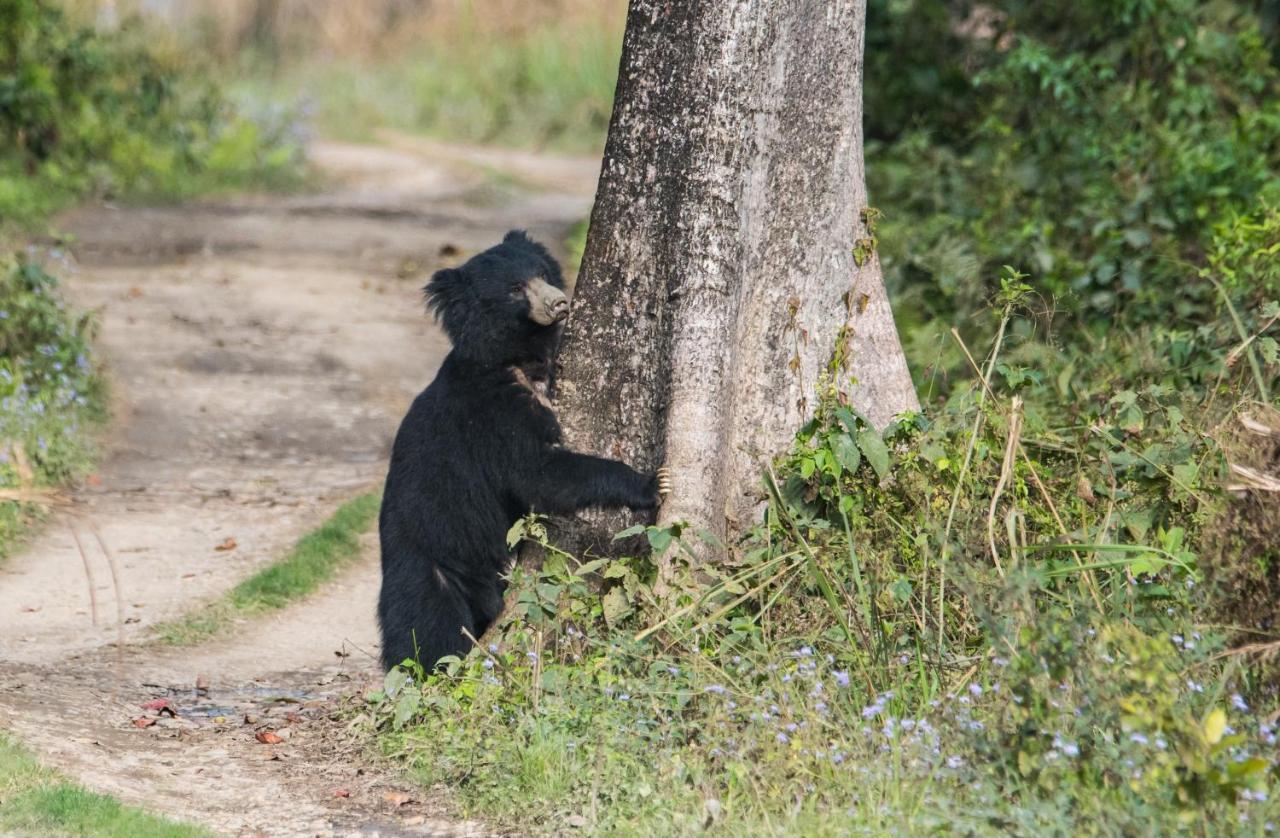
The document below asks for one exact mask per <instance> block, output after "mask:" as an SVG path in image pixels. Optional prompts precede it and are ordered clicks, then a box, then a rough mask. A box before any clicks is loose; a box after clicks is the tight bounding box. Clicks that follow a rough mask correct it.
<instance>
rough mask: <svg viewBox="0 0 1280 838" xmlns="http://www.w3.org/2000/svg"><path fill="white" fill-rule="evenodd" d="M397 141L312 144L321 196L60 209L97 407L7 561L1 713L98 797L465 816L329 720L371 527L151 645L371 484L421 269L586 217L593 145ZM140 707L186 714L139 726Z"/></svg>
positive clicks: (228, 820)
mask: <svg viewBox="0 0 1280 838" xmlns="http://www.w3.org/2000/svg"><path fill="white" fill-rule="evenodd" d="M389 139H390V143H389V146H388V147H379V148H372V147H363V146H354V145H344V144H319V145H317V147H316V148H315V149H314V153H313V157H314V159H315V160H316V161H317V163H318V164H319V165H320V167H321V168H322V169H323V170H324V171H325V172H326V174H327V175H328V177H329V178H330V179H331V181H332V186H330V187H329V188H327V189H325V190H324V191H322V192H320V193H318V194H314V195H306V196H292V197H254V198H245V199H238V200H234V201H227V202H218V203H210V204H195V205H188V206H178V207H151V208H141V207H140V208H113V207H109V206H94V207H86V208H83V209H81V210H78V211H76V212H74V213H72V214H70V215H68V216H67V217H66V218H65V219H64V220H63V224H62V227H63V229H65V230H67V231H68V232H69V233H71V234H72V235H73V236H74V239H73V242H74V243H73V245H72V247H71V251H72V253H73V254H74V261H75V269H74V270H73V271H72V272H71V274H70V275H69V276H68V277H67V279H66V281H65V287H66V288H67V290H68V293H69V296H70V297H71V300H72V302H73V303H74V304H75V305H77V306H79V307H81V308H89V309H92V310H95V311H96V312H97V313H98V317H99V321H100V323H101V334H100V338H99V341H98V345H99V347H100V349H101V351H102V353H103V356H104V357H105V359H106V362H107V365H108V375H109V380H110V383H111V387H112V394H113V415H114V421H113V423H112V427H111V430H110V431H109V434H108V437H107V439H106V440H105V442H104V458H103V462H102V465H101V469H100V472H99V474H98V476H97V478H96V479H95V480H93V481H91V482H92V485H88V486H85V487H83V488H82V489H81V490H79V491H77V492H76V493H75V505H74V506H73V508H72V509H71V510H70V511H69V512H67V513H59V514H58V515H57V516H55V518H54V519H53V520H52V521H51V522H50V523H49V525H48V526H47V527H46V528H45V530H44V531H43V532H42V534H41V535H40V536H39V537H38V538H37V539H36V540H35V541H34V542H33V544H32V545H31V546H30V547H29V548H28V549H27V550H25V551H23V552H22V553H20V554H18V555H16V556H14V557H12V558H11V559H10V560H9V561H8V562H7V563H6V564H5V565H3V566H0V724H3V726H4V727H5V728H6V729H7V730H9V731H10V732H12V733H13V734H14V735H15V736H16V737H17V738H18V740H19V741H21V742H23V743H24V744H26V745H28V746H29V747H31V748H32V749H33V750H34V751H35V752H36V753H37V755H38V756H40V758H41V759H42V760H44V761H46V762H47V763H48V764H50V765H51V766H53V767H56V768H58V769H60V770H62V771H63V772H65V773H66V774H67V775H68V776H70V777H72V778H74V779H76V780H77V781H79V782H81V783H83V784H85V785H86V786H88V787H89V788H91V789H94V790H98V791H103V792H106V793H109V794H113V795H115V796H117V797H119V798H121V799H122V800H124V801H125V802H128V803H133V804H138V805H141V806H144V807H146V808H149V809H152V810H156V811H160V812H163V813H165V814H168V815H171V816H173V817H177V818H181V819H185V820H191V821H196V822H200V823H203V824H206V825H208V826H210V827H213V828H214V829H216V830H218V831H221V832H224V833H228V834H247V835H258V834H262V835H301V834H317V835H327V834H350V833H355V834H384V835H394V834H421V833H427V834H467V833H474V832H478V831H482V830H481V828H480V827H479V826H477V825H474V824H462V823H452V822H450V821H449V820H448V819H447V817H445V814H446V812H447V806H446V805H445V802H446V801H447V790H438V791H437V792H436V793H434V794H428V795H423V794H422V793H421V792H417V791H413V790H411V789H408V788H407V787H405V786H403V785H402V783H401V782H400V781H398V780H397V778H396V777H395V775H394V773H393V772H391V771H389V770H388V769H386V768H385V767H383V766H380V765H378V764H377V763H376V761H375V762H373V763H369V762H367V761H366V760H365V759H363V754H362V748H363V743H362V742H361V741H360V740H359V738H358V737H357V736H355V735H354V734H352V733H351V732H349V731H346V730H345V729H344V727H343V724H342V722H341V721H340V719H339V718H338V715H339V714H338V712H337V710H338V708H339V706H340V705H341V703H342V702H344V701H349V700H352V697H353V696H358V693H359V692H360V691H361V690H362V689H363V687H364V686H365V685H366V684H367V683H369V681H370V680H371V679H373V678H376V674H377V673H376V654H377V649H376V646H375V643H376V631H375V626H374V620H373V603H374V599H375V597H376V590H377V584H378V571H377V564H376V555H377V550H376V539H375V538H373V537H372V536H370V537H369V539H367V543H366V549H365V551H364V553H365V555H364V558H363V559H362V560H361V562H360V563H359V564H358V566H356V567H354V568H353V569H351V570H350V571H348V572H347V573H345V574H344V575H343V577H342V578H341V579H339V580H337V581H335V582H334V583H333V584H331V585H330V586H328V587H327V588H326V589H325V590H323V591H321V592H320V593H319V594H317V595H316V596H314V597H312V598H311V599H310V600H308V601H305V602H302V603H299V604H296V605H294V606H292V607H290V608H288V609H285V610H284V611H282V612H281V613H280V614H278V615H276V616H273V617H268V618H264V619H261V620H255V621H252V622H250V623H246V624H243V625H240V626H238V627H236V629H234V630H233V631H232V632H231V633H230V634H229V635H228V636H227V637H224V638H220V639H217V640H215V641H213V642H211V643H209V644H206V645H204V646H202V647H198V648H194V649H164V648H158V647H155V646H150V645H146V643H145V641H146V640H147V639H148V638H149V633H148V630H149V628H150V627H151V626H152V625H153V624H155V623H156V622H159V621H162V620H166V619H170V618H173V617H175V616H178V615H180V614H182V613H185V612H186V611H188V610H190V609H191V608H192V607H193V606H195V605H196V604H198V603H200V602H202V601H205V600H208V599H211V598H213V597H215V596H217V595H218V594H220V593H223V592H225V591H226V590H228V589H229V588H230V587H232V586H233V585H234V584H235V583H236V582H238V581H239V580H240V579H242V578H244V577H245V576H247V575H248V574H250V573H252V572H253V571H254V570H256V569H257V568H260V567H261V566H263V565H264V564H267V563H269V562H270V561H272V560H274V559H276V558H278V557H280V556H281V555H283V553H284V552H285V551H286V550H287V549H288V548H289V547H290V546H291V545H292V544H293V543H294V542H295V541H296V540H297V539H298V537H299V536H301V535H302V534H304V533H305V532H307V531H309V530H310V529H312V528H314V527H315V526H317V525H318V524H319V523H320V522H321V521H323V520H324V519H325V518H326V517H327V516H328V514H329V513H331V512H332V510H333V509H334V508H336V506H337V505H338V504H339V503H340V502H341V501H342V500H345V499H346V498H348V497H350V496H352V495H353V494H355V493H357V492H359V491H362V490H364V489H367V488H369V487H372V486H375V485H376V484H377V483H378V481H379V480H380V479H381V477H382V475H383V473H384V468H385V465H384V463H385V456H386V453H387V451H388V450H389V446H390V440H391V437H392V435H393V434H394V431H395V427H396V424H397V422H398V420H399V417H400V416H401V415H402V414H403V412H404V410H405V409H406V408H407V406H408V403H409V401H410V400H411V399H412V397H413V396H414V395H415V394H416V393H417V392H418V391H419V390H420V389H421V388H422V387H423V386H424V385H425V384H426V383H427V382H428V381H429V380H430V378H431V376H432V375H433V374H434V372H435V368H436V366H437V365H438V364H439V362H440V360H441V359H442V358H443V356H444V353H445V352H446V351H447V343H446V341H445V340H444V338H443V336H442V335H441V334H440V333H439V331H438V330H437V329H436V328H435V327H434V326H433V325H432V324H431V323H430V322H429V321H428V320H427V318H426V317H425V316H424V315H423V312H422V306H421V301H420V292H419V288H420V287H421V285H422V284H423V282H424V281H425V279H426V277H427V275H429V274H430V272H431V271H432V270H434V269H435V268H436V267H438V266H440V265H442V264H445V263H452V262H454V261H456V260H457V259H459V258H461V257H464V256H466V255H467V254H468V253H470V252H473V251H476V250H479V249H482V248H484V247H487V246H488V245H490V244H492V243H493V242H494V241H496V240H497V239H498V238H500V237H501V235H502V234H503V233H505V232H506V230H508V229H510V228H513V227H525V228H528V229H529V230H530V231H531V232H532V233H533V234H534V235H535V236H538V237H540V238H542V239H544V240H546V241H548V242H558V241H560V239H561V238H562V236H563V233H564V232H565V231H566V230H567V228H568V227H569V225H570V224H572V223H573V222H574V221H576V220H577V219H579V218H581V217H582V216H583V215H584V214H585V213H586V211H587V210H588V208H589V206H590V200H591V190H592V189H593V187H594V178H595V171H594V165H593V164H592V163H591V162H590V161H581V160H570V159H556V160H547V159H545V158H539V157H536V156H531V155H525V154H508V153H504V152H493V151H490V150H484V151H474V150H469V149H465V148H458V147H453V146H446V145H443V144H438V143H431V142H426V141H419V140H410V139H407V138H395V137H392V138H389ZM495 170H496V171H500V172H502V173H503V174H504V177H503V178H501V179H500V180H497V181H496V182H495V179H494V178H492V177H490V176H489V175H490V174H492V172H493V171H495ZM486 173H488V174H486ZM513 183H520V184H525V186H523V187H520V186H515V185H512V184H513ZM90 521H92V522H93V524H94V525H96V526H97V527H98V528H99V529H100V531H101V533H102V536H103V540H104V541H105V543H106V544H107V545H108V546H109V548H110V550H111V551H112V553H113V555H114V558H115V563H116V565H117V569H118V573H119V591H118V594H119V596H118V598H117V590H116V587H115V586H114V585H113V584H112V573H111V568H110V566H109V564H108V562H107V558H106V556H105V555H103V553H102V551H101V550H100V549H98V547H97V543H96V540H95V538H93V537H92V535H91V532H92V531H91V529H90V528H89V522H90ZM76 532H79V533H80V534H81V542H82V544H83V546H84V554H83V555H82V552H81V550H80V549H79V548H78V547H77V545H76V539H75V538H74V534H75V533H76ZM228 538H230V539H234V541H235V547H234V549H230V550H218V549H216V548H217V547H218V546H219V545H225V544H226V542H227V539H228ZM86 563H87V565H88V569H89V574H88V575H89V576H90V577H91V578H92V588H93V591H92V596H91V595H90V582H89V580H88V579H87V578H86ZM95 605H96V608H95ZM95 611H96V622H95V620H94V616H95ZM117 614H119V615H120V616H121V618H122V619H121V620H119V621H118V620H117ZM119 639H122V640H123V644H119V643H118V642H117V641H118V640H119ZM197 680H199V682H200V685H201V686H202V687H203V688H204V689H202V690H201V691H199V692H197V690H196V685H197ZM155 698H164V699H166V700H168V701H170V702H171V703H172V704H173V705H175V706H176V707H177V710H178V717H177V718H176V719H173V718H168V717H164V718H161V719H160V720H159V721H158V722H157V723H155V724H153V725H151V726H149V727H146V728H145V729H141V728H137V727H135V726H134V724H133V719H135V718H137V717H139V716H152V715H154V714H148V713H145V712H144V711H142V710H141V709H140V706H139V705H141V704H142V703H144V702H147V701H149V700H153V699H155ZM246 717H247V719H248V721H247V722H246ZM259 730H272V731H273V732H280V731H283V733H282V734H281V735H282V736H284V737H286V738H285V741H283V742H282V743H280V744H277V745H264V744H262V743H260V742H258V741H257V740H256V739H255V737H254V734H255V732H257V731H259ZM335 792H339V793H342V794H344V795H346V796H338V795H336V794H335ZM406 796H408V797H409V798H415V797H416V798H418V799H416V800H411V801H410V802H407V803H406V802H405V798H406Z"/></svg>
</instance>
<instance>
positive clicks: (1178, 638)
mask: <svg viewBox="0 0 1280 838" xmlns="http://www.w3.org/2000/svg"><path fill="white" fill-rule="evenodd" d="M1172 640H1173V645H1175V646H1181V645H1182V635H1180V634H1175V635H1174V636H1173V638H1172Z"/></svg>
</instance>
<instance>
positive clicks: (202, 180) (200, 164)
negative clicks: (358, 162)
mask: <svg viewBox="0 0 1280 838" xmlns="http://www.w3.org/2000/svg"><path fill="white" fill-rule="evenodd" d="M293 127H294V126H293V125H292V123H291V122H290V121H289V120H287V119H282V118H279V119H274V120H263V119H250V118H247V117H245V116H243V115H242V114H239V113H237V112H235V110H234V109H233V108H232V107H231V106H230V104H229V102H228V100H227V98H226V97H225V96H224V95H223V93H222V92H221V90H220V88H219V86H218V84H217V82H216V81H215V80H214V79H212V78H211V77H210V76H209V75H208V74H207V73H203V72H201V71H200V67H199V66H198V65H197V64H196V63H195V62H192V61H191V60H190V58H189V56H188V55H187V54H185V53H184V52H183V51H181V50H178V49H174V48H166V47H165V45H164V44H163V42H162V41H161V40H158V39H156V38H153V37H151V36H150V29H149V28H148V27H147V26H144V25H143V24H142V23H141V22H139V21H134V22H132V23H126V24H124V25H121V26H119V27H114V28H111V29H108V30H105V31H99V30H97V29H95V28H93V27H91V26H90V25H88V23H87V22H82V21H79V20H78V19H76V18H75V17H74V16H68V14H66V13H64V11H63V10H62V9H61V8H59V7H58V6H56V5H55V4H52V3H50V2H47V0H0V228H5V227H7V228H9V229H10V230H12V229H14V228H16V227H22V226H31V225H34V224H38V223H40V222H41V221H42V220H44V219H45V218H47V217H48V216H49V215H50V214H51V213H52V212H54V211H56V210H57V209H59V208H61V207H63V206H65V205H66V204H67V203H68V202H70V201H73V200H75V199H77V198H81V197H86V196H95V197H109V198H120V197H139V198H181V197H189V196H192V195H195V194H199V193H202V192H209V191H216V190H218V189H223V188H243V187H246V186H259V187H260V186H280V185H283V184H285V183H288V182H292V181H295V180H297V179H298V178H299V176H300V173H301V167H302V156H301V152H302V146H301V143H300V142H299V140H300V139H301V138H300V137H297V136H293V135H291V134H290V131H291V130H292V129H293Z"/></svg>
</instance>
